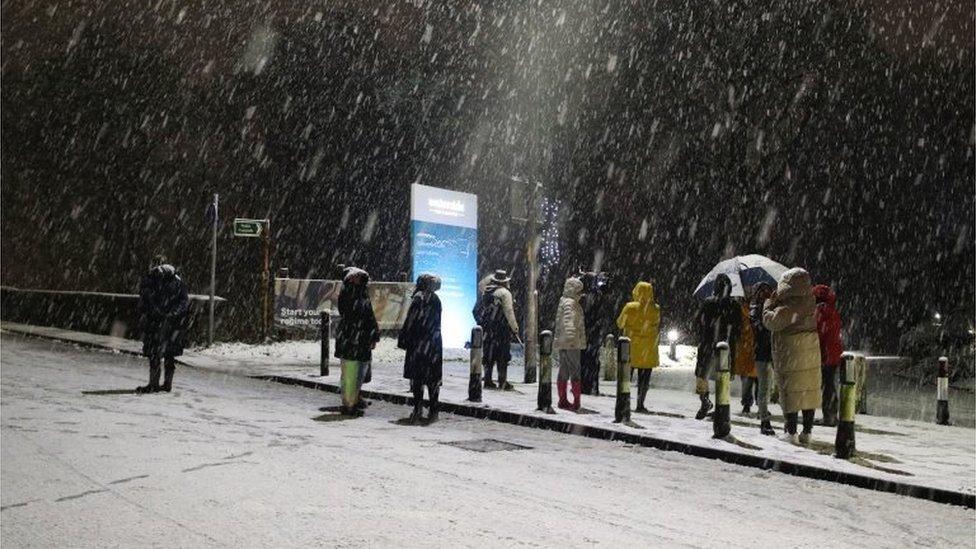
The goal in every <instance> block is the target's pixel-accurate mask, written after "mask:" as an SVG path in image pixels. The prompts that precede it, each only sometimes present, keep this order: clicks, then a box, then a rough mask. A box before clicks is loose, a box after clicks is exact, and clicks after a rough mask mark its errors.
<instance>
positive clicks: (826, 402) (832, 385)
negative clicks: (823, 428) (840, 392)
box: [820, 364, 837, 422]
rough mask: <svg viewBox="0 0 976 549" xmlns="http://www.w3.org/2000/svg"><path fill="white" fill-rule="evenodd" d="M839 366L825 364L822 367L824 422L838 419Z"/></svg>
mask: <svg viewBox="0 0 976 549" xmlns="http://www.w3.org/2000/svg"><path fill="white" fill-rule="evenodd" d="M836 374H837V367H836V366H830V365H827V364H824V365H822V366H821V367H820V375H821V382H820V383H821V386H822V388H823V393H822V395H821V396H822V397H823V404H822V406H823V418H824V422H831V421H834V420H836V419H837V380H836Z"/></svg>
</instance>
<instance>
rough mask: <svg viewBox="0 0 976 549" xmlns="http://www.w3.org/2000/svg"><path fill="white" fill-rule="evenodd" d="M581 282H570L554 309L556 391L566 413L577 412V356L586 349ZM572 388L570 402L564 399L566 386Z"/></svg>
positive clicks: (578, 366)
mask: <svg viewBox="0 0 976 549" xmlns="http://www.w3.org/2000/svg"><path fill="white" fill-rule="evenodd" d="M582 294H583V282H582V281H581V280H580V279H578V278H569V279H567V280H566V284H564V285H563V296H562V297H561V298H560V299H559V307H558V309H556V330H555V336H554V338H553V349H555V350H557V351H559V376H558V378H557V379H556V387H557V389H558V390H559V407H560V408H563V409H568V410H579V409H580V393H581V392H582V385H581V383H580V354H581V352H582V350H583V349H585V348H586V326H585V324H584V320H583V307H582V306H581V305H580V297H581V296H582ZM570 384H571V385H572V390H573V402H572V404H570V402H569V400H568V399H567V395H566V389H567V385H570Z"/></svg>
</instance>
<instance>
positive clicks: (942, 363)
mask: <svg viewBox="0 0 976 549" xmlns="http://www.w3.org/2000/svg"><path fill="white" fill-rule="evenodd" d="M936 382H937V383H938V385H937V386H936V391H935V399H936V402H935V422H936V423H938V424H939V425H949V359H948V358H947V357H944V356H940V357H939V378H938V379H937V380H936Z"/></svg>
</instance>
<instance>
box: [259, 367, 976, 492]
mask: <svg viewBox="0 0 976 549" xmlns="http://www.w3.org/2000/svg"><path fill="white" fill-rule="evenodd" d="M250 377H251V378H252V379H260V380H263V381H272V382H275V383H282V384H285V385H298V386H301V387H306V388H309V389H316V390H319V391H326V392H330V393H338V392H339V386H338V385H335V384H332V383H322V382H319V381H311V380H304V379H297V378H292V377H284V376H275V375H260V376H250ZM360 394H362V395H363V396H364V397H365V398H370V399H374V400H382V401H385V402H390V403H393V404H400V405H412V404H413V397H409V396H405V395H399V394H392V393H382V392H378V391H369V390H365V389H363V390H361V391H360ZM438 407H439V408H440V410H441V411H442V412H447V413H450V414H455V415H459V416H466V417H473V418H476V419H488V420H492V421H498V422H500V423H508V424H511V425H518V426H520V427H530V428H534V429H544V430H548V431H556V432H559V433H565V434H570V435H577V436H583V437H587V438H595V439H600V440H619V441H622V442H626V443H628V444H635V445H640V446H644V447H648V448H656V449H658V450H665V451H671V452H681V453H682V454H687V455H690V456H696V457H703V458H709V459H717V460H720V461H724V462H726V463H732V464H735V465H743V466H745V467H753V468H756V469H763V470H767V471H768V470H772V471H778V472H780V473H785V474H787V475H795V476H798V477H803V478H811V479H816V480H825V481H828V482H836V483H839V484H847V485H849V486H854V487H857V488H865V489H867V490H874V491H877V492H888V493H892V494H898V495H902V496H908V497H913V498H918V499H925V500H929V501H933V502H936V503H947V504H950V505H959V506H963V507H968V508H970V509H974V508H976V494H966V493H963V492H954V491H952V490H945V489H942V488H927V487H925V486H919V485H916V484H907V483H903V482H897V481H891V480H882V479H878V478H873V477H868V476H864V475H859V474H856V473H845V472H841V471H832V470H830V469H823V468H820V467H815V466H812V465H802V464H797V463H791V462H788V461H782V460H777V459H769V458H764V457H760V456H754V455H750V454H742V453H738V452H732V451H728V450H721V449H717V448H709V447H705V446H696V445H694V444H687V443H683V442H675V441H672V440H665V439H661V438H657V437H654V436H650V435H643V434H636V433H622V432H620V431H615V430H613V429H607V428H604V427H594V426H587V425H578V424H575V423H570V422H568V421H561V420H558V419H551V418H547V417H539V416H534V415H533V416H530V415H526V414H520V413H516V412H507V411H504V410H498V409H493V408H487V407H484V406H469V405H465V404H457V403H453V402H443V401H442V402H440V403H439V404H438Z"/></svg>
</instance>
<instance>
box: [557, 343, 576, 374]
mask: <svg viewBox="0 0 976 549" xmlns="http://www.w3.org/2000/svg"><path fill="white" fill-rule="evenodd" d="M556 380H557V381H579V380H580V351H579V349H561V350H560V351H559V374H558V377H557V378H556Z"/></svg>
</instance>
